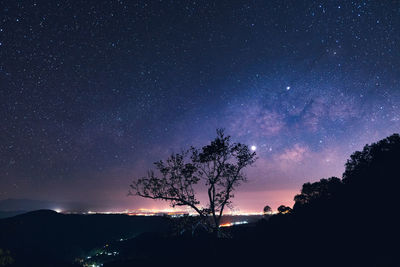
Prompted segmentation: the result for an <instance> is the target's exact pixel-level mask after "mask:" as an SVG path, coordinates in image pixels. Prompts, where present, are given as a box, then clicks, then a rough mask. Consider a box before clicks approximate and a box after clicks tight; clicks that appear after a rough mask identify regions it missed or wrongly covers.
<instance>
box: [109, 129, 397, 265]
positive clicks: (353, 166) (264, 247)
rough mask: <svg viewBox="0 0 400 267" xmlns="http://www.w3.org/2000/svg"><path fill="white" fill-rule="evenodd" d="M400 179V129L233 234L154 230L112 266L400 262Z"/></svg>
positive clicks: (305, 186) (230, 229)
mask: <svg viewBox="0 0 400 267" xmlns="http://www.w3.org/2000/svg"><path fill="white" fill-rule="evenodd" d="M399 179H400V136H399V135H398V134H393V135H392V136H389V137H387V138H385V139H383V140H381V141H379V142H377V143H374V144H371V145H366V146H365V147H364V149H363V150H362V151H357V152H355V153H353V154H352V155H351V157H350V159H349V160H348V161H347V163H346V168H345V172H344V174H343V177H342V179H339V178H337V177H331V178H324V179H321V180H320V181H318V182H314V183H306V184H304V185H303V187H302V189H301V192H300V194H298V195H296V196H295V198H294V200H295V205H294V206H293V209H292V208H290V207H285V206H281V207H279V213H278V214H277V215H273V216H270V217H269V218H268V219H262V220H260V221H259V222H258V223H257V224H256V225H255V226H253V227H252V226H249V225H247V226H238V227H231V228H229V229H226V231H228V235H225V236H230V238H216V237H215V236H214V235H210V234H208V235H207V234H206V233H204V234H202V235H199V236H197V237H196V236H195V237H193V236H191V235H186V236H175V237H169V238H166V237H162V236H153V237H152V238H151V239H146V241H145V242H144V243H143V240H142V241H141V242H137V243H135V244H131V247H130V248H125V251H124V252H123V253H125V254H124V255H125V258H124V260H121V261H117V262H114V263H110V264H105V265H104V266H133V265H139V266H162V265H168V264H173V265H179V266H185V265H188V264H197V265H212V266H214V265H215V266H216V265H225V266H229V265H232V266H239V265H243V266H258V265H263V266H400V260H399V258H398V257H399V256H398V254H397V252H398V240H399V230H398V228H399V221H398V219H397V217H398V214H397V213H398V202H399V201H398V196H399V188H400V187H399V184H400V180H399ZM268 211H269V209H267V210H266V211H265V212H266V213H267V212H268ZM143 244H147V245H143ZM134 251H135V252H134ZM138 251H141V252H140V253H139V254H140V256H137V257H132V255H133V254H135V253H136V255H138V254H137V253H138ZM145 255H147V256H145ZM130 257H131V258H130ZM129 258H130V259H129Z"/></svg>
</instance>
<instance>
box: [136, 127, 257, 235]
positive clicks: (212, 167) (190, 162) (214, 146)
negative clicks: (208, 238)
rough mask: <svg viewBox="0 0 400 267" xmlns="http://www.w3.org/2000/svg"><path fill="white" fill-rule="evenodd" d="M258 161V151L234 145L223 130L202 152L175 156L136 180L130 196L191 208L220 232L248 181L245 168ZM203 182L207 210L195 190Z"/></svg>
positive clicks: (192, 150) (193, 149) (199, 150)
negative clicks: (238, 190)
mask: <svg viewBox="0 0 400 267" xmlns="http://www.w3.org/2000/svg"><path fill="white" fill-rule="evenodd" d="M255 160H256V154H255V152H251V151H250V149H249V147H248V146H247V145H243V144H240V143H232V142H231V138H230V136H226V135H225V134H224V131H223V130H222V129H218V130H217V137H216V138H215V139H214V140H213V141H212V142H211V144H209V145H206V146H204V147H202V148H201V149H197V148H194V147H192V148H190V149H189V150H186V151H183V152H182V153H176V154H172V155H171V156H170V157H169V158H168V159H167V160H166V161H158V162H156V163H155V166H156V170H157V171H158V172H159V175H156V174H155V172H154V171H149V172H148V174H147V177H143V178H140V179H138V180H136V181H133V182H132V184H131V185H130V187H131V191H130V193H131V194H133V195H137V196H141V197H144V198H150V199H159V200H164V201H168V202H169V203H170V205H171V206H172V207H175V206H188V207H190V208H192V209H193V210H194V211H196V212H197V213H198V215H199V216H200V218H201V219H203V220H204V221H207V220H206V219H207V218H209V217H211V218H212V222H213V223H212V225H211V226H210V227H211V229H212V231H215V232H217V233H218V232H219V225H220V220H221V216H222V214H223V212H224V210H225V208H226V207H230V206H231V203H232V202H231V199H232V198H233V197H234V194H233V192H234V191H235V189H236V188H237V187H238V186H239V185H240V184H241V183H242V182H245V181H246V180H247V178H246V175H245V174H244V172H243V169H244V168H246V167H247V166H250V165H252V164H253V163H254V162H255ZM200 181H202V182H203V184H204V185H205V187H206V191H207V196H208V204H207V205H206V206H205V207H203V206H201V205H200V201H199V200H198V199H197V197H196V192H195V189H194V187H195V186H196V185H197V184H198V183H199V182H200Z"/></svg>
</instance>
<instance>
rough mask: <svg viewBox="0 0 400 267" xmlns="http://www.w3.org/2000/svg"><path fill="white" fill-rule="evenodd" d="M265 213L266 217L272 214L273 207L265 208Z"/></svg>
mask: <svg viewBox="0 0 400 267" xmlns="http://www.w3.org/2000/svg"><path fill="white" fill-rule="evenodd" d="M263 213H264V216H265V215H268V214H271V213H272V209H271V207H270V206H268V205H267V206H265V207H264V209H263Z"/></svg>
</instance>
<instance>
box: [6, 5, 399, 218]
mask: <svg viewBox="0 0 400 267" xmlns="http://www.w3.org/2000/svg"><path fill="white" fill-rule="evenodd" d="M0 11H1V16H0V199H7V198H26V199H39V200H51V201H76V202H82V203H87V204H88V205H89V204H90V205H91V207H93V206H94V205H96V207H98V209H100V210H101V209H124V208H131V209H137V208H166V207H168V204H166V203H162V202H154V201H150V200H143V199H139V198H136V197H127V192H128V189H129V188H128V186H129V184H130V182H131V181H132V180H133V179H134V178H135V177H140V176H142V175H144V174H146V171H147V169H148V168H150V167H152V162H154V161H157V160H159V159H164V158H166V157H167V156H168V155H169V154H170V153H171V152H173V151H175V152H179V151H180V149H182V148H187V147H188V146H190V145H195V146H202V145H206V144H207V143H208V142H209V141H210V140H211V139H212V138H213V137H215V135H216V134H215V129H216V128H225V130H226V133H228V134H230V135H231V136H232V138H233V140H235V141H240V142H244V143H246V144H248V145H255V146H257V150H256V152H257V154H258V156H259V160H258V161H257V163H256V164H255V166H254V167H252V168H251V169H249V170H248V178H249V182H248V183H247V184H246V185H244V186H242V187H240V188H239V190H238V192H237V194H236V198H235V199H234V203H235V204H236V205H235V206H236V209H237V211H261V210H262V208H263V206H264V205H266V204H269V205H270V206H271V207H273V208H274V209H275V208H276V207H277V206H278V205H280V204H291V203H292V200H293V196H294V195H295V194H296V193H297V192H298V191H299V190H300V188H301V185H302V184H303V183H304V182H307V181H316V180H319V179H320V178H323V177H330V176H339V177H341V174H342V172H343V170H344V163H345V162H346V159H347V158H348V157H349V155H350V154H351V153H352V152H353V151H355V150H359V149H361V148H362V147H363V145H365V144H366V143H370V142H374V141H377V140H379V139H381V138H383V137H386V136H388V135H390V134H392V133H394V132H399V129H400V3H399V2H397V1H384V0H383V1H347V0H346V1H297V0H296V1H295V0H293V1H285V0H277V1H272V0H271V1H232V0H227V1H222V0H218V1H122V0H121V1H72V0H70V1H67V0H66V1H56V0H54V1H2V2H1V5H0Z"/></svg>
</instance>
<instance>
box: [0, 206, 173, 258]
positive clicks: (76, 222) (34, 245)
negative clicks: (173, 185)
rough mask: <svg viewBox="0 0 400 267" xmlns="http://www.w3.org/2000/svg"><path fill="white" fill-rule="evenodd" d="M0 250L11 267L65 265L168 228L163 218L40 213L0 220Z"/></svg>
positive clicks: (46, 211)
mask: <svg viewBox="0 0 400 267" xmlns="http://www.w3.org/2000/svg"><path fill="white" fill-rule="evenodd" d="M0 229H1V232H0V244H1V245H0V247H1V248H3V249H7V250H9V251H10V252H11V255H12V257H13V258H14V260H15V266H63V264H65V266H69V265H68V264H67V263H70V262H73V261H74V258H78V257H84V256H85V255H87V253H88V252H89V251H90V250H91V249H93V248H96V247H103V246H104V245H105V244H106V243H107V242H112V241H114V240H119V239H121V238H132V237H134V236H136V235H138V234H140V233H142V232H147V231H151V232H162V231H166V230H167V229H168V220H167V219H166V218H163V217H140V216H127V215H100V214H99V215H97V214H96V215H65V214H59V213H56V212H54V211H50V210H40V211H35V212H30V213H26V214H23V215H19V216H15V217H12V218H7V219H2V220H0Z"/></svg>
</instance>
